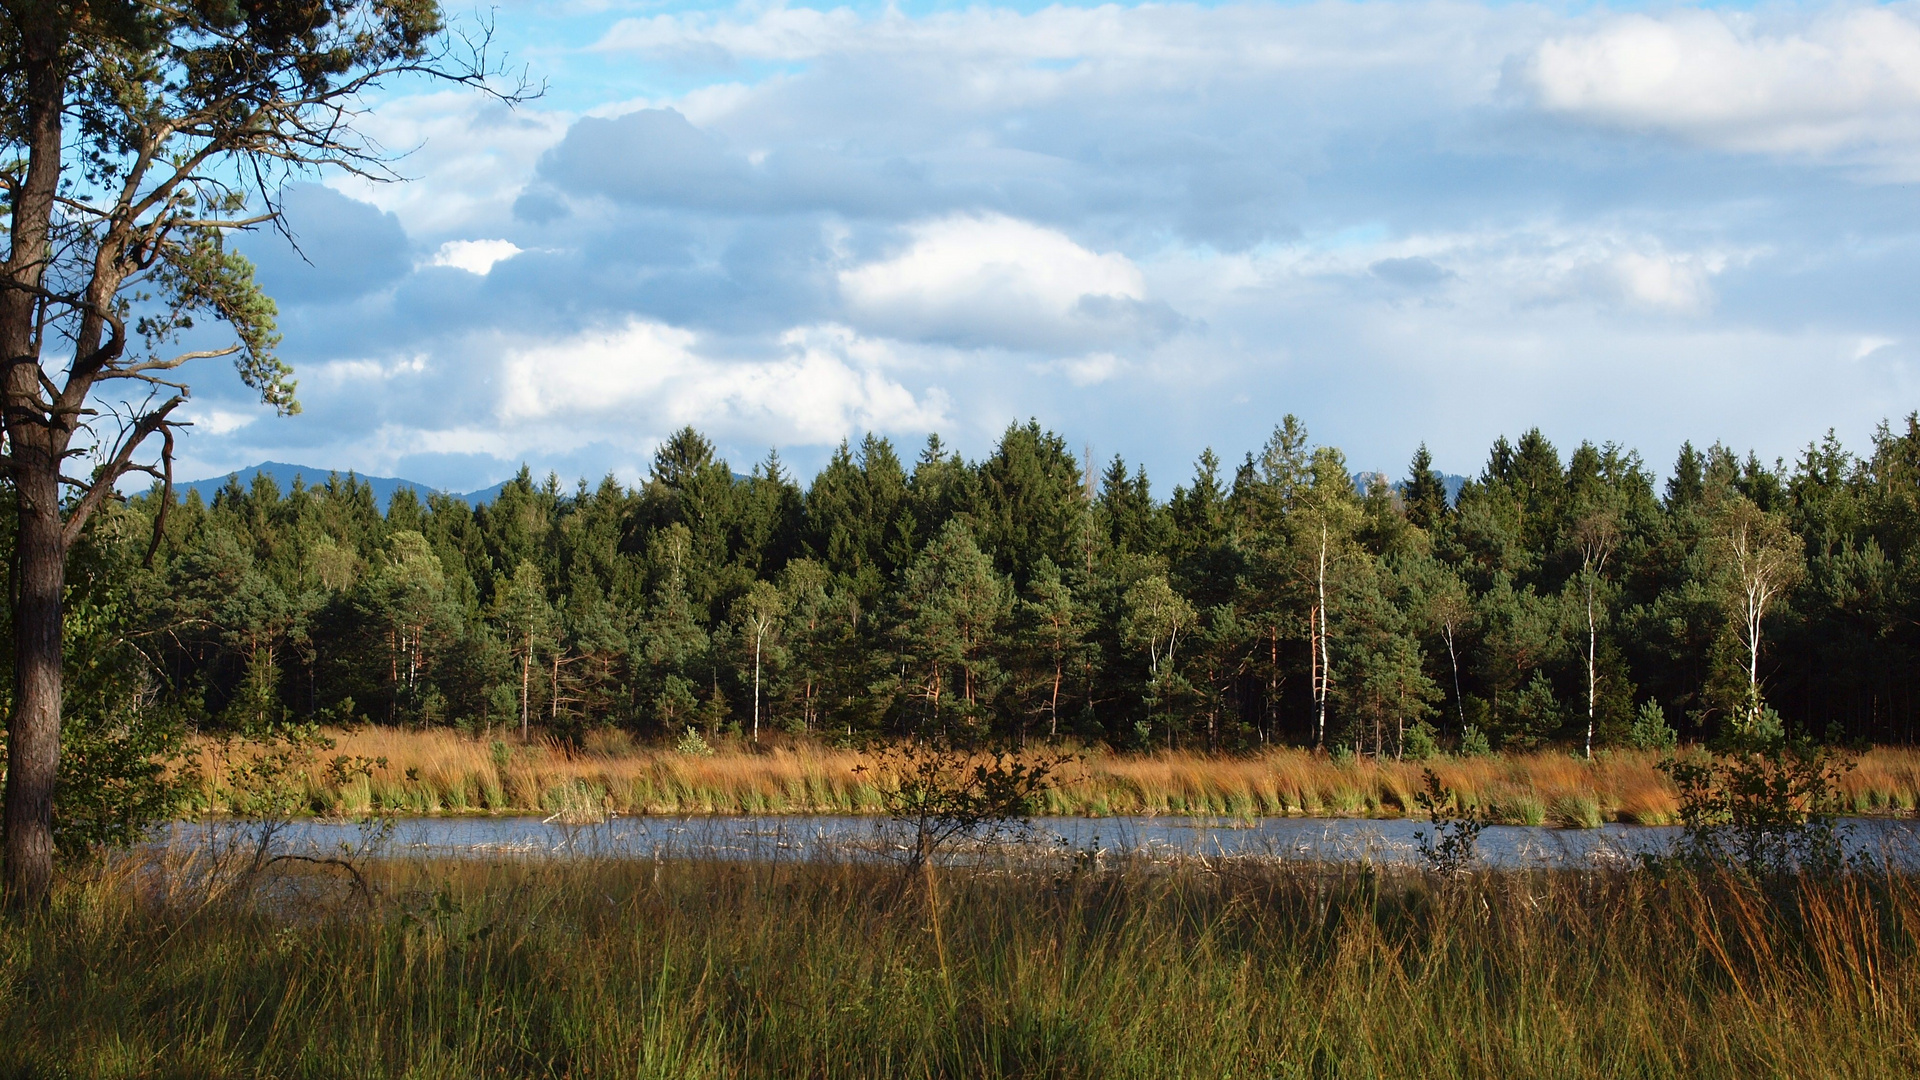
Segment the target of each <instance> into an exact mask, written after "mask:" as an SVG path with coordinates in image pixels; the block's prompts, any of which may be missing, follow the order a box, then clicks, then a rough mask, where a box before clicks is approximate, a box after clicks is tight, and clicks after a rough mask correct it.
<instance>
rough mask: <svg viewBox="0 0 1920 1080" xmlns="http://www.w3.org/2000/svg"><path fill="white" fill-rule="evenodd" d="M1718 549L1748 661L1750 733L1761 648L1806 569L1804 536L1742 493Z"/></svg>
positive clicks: (1733, 498)
mask: <svg viewBox="0 0 1920 1080" xmlns="http://www.w3.org/2000/svg"><path fill="white" fill-rule="evenodd" d="M1719 518H1720V520H1719V522H1718V526H1719V527H1718V529H1717V530H1716V533H1717V535H1716V537H1715V540H1716V548H1717V550H1718V554H1719V556H1720V564H1721V572H1722V574H1723V575H1724V580H1725V591H1724V593H1723V595H1724V597H1725V600H1724V602H1725V604H1726V606H1727V611H1728V614H1729V615H1731V616H1732V617H1733V622H1734V631H1735V633H1736V634H1738V635H1739V638H1740V645H1741V647H1742V650H1743V651H1744V652H1745V653H1746V661H1747V672H1746V674H1747V703H1746V715H1745V716H1744V717H1742V718H1741V721H1740V723H1741V725H1742V726H1743V727H1745V728H1746V729H1747V730H1748V731H1757V730H1758V729H1759V727H1760V716H1761V710H1762V709H1763V708H1764V706H1763V704H1762V700H1761V695H1760V651H1761V648H1762V646H1763V645H1764V644H1765V641H1766V618H1767V613H1768V612H1769V611H1771V610H1773V609H1774V607H1775V606H1776V605H1777V604H1778V603H1779V601H1780V598H1781V596H1782V595H1783V594H1785V592H1786V591H1787V590H1788V589H1790V588H1792V587H1793V586H1794V585H1795V584H1797V583H1798V582H1799V581H1800V579H1801V577H1802V576H1803V575H1804V574H1805V572H1806V558H1805V552H1804V550H1803V548H1802V545H1801V543H1800V538H1799V537H1797V536H1795V535H1794V534H1793V531H1792V530H1791V529H1789V528H1787V524H1786V522H1785V521H1784V520H1782V519H1781V517H1780V516H1779V515H1777V514H1769V513H1767V512H1766V511H1764V510H1762V509H1760V508H1759V507H1758V506H1755V505H1754V504H1753V503H1752V502H1751V501H1750V500H1748V499H1746V498H1743V497H1741V496H1739V495H1730V496H1728V497H1727V499H1726V501H1725V503H1724V504H1723V505H1722V507H1721V511H1720V515H1719Z"/></svg>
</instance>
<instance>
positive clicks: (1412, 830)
mask: <svg viewBox="0 0 1920 1080" xmlns="http://www.w3.org/2000/svg"><path fill="white" fill-rule="evenodd" d="M263 828H264V827H263V826H261V825H258V824H255V823H247V822H225V823H212V824H206V823H183V824H178V825H175V826H173V827H172V828H171V830H170V832H169V833H168V835H167V836H166V837H164V838H162V840H161V842H162V843H172V844H180V845H190V844H195V843H199V842H204V841H206V840H208V839H220V840H222V841H224V842H241V843H248V844H251V843H254V842H257V840H258V839H259V837H260V835H261V830H262V829H263ZM1843 828H1844V834H1845V836H1846V838H1847V843H1848V846H1849V847H1851V848H1853V849H1854V850H1861V851H1870V852H1874V853H1878V854H1884V855H1885V856H1886V857H1887V859H1888V860H1889V861H1890V862H1891V863H1892V864H1893V865H1895V866H1901V867H1905V868H1920V821H1915V820H1913V819H1908V818H1899V819H1894V818H1850V819H1847V820H1846V822H1845V823H1844V826H1843ZM1422 831H1425V832H1427V833H1428V834H1429V835H1431V834H1432V832H1433V828H1432V826H1431V825H1428V824H1427V823H1426V822H1423V821H1418V820H1406V819H1351V818H1253V819H1247V820H1238V819H1221V818H1190V817H1167V816H1158V817H1108V818H1079V817H1072V818H1036V819H1034V820H1033V821H1032V822H1031V825H1030V827H1029V829H1028V830H1027V831H1026V832H1025V833H1023V834H1021V835H1019V836H1017V837H1014V838H1012V839H1013V840H1014V844H1013V845H1012V847H1011V850H1013V851H1015V852H1024V853H1030V854H1059V855H1072V854H1080V855H1148V856H1166V857H1171V856H1247V855H1257V856H1268V857H1276V858H1287V859H1298V860H1306V861H1372V862H1377V863H1386V864H1411V863H1417V862H1418V861H1419V847H1418V839H1417V837H1416V834H1417V833H1419V832H1422ZM1679 834H1680V830H1679V829H1678V828H1674V827H1668V826H1645V825H1620V824H1612V825H1604V826H1602V827H1600V828H1597V829H1558V828H1548V827H1545V826H1524V825H1492V826H1488V827H1487V829H1486V831H1485V832H1483V833H1482V834H1481V836H1480V843H1479V849H1478V850H1479V855H1480V859H1481V861H1482V862H1483V863H1485V864H1486V865H1489V866H1495V867H1579V866H1594V867H1600V866H1619V865H1624V864H1627V863H1630V862H1632V861H1634V860H1635V859H1637V857H1638V856H1639V855H1640V854H1642V853H1648V852H1657V851H1660V850H1663V849H1665V848H1666V847H1668V846H1669V845H1671V844H1672V843H1673V842H1674V840H1675V839H1676V838H1677V837H1678V836H1679ZM910 835H911V834H910V832H909V831H908V830H907V829H906V828H905V827H903V826H901V825H899V824H896V823H894V822H891V821H888V820H887V819H884V818H873V817H854V816H829V815H818V816H807V815H791V816H788V815H765V816H714V817H685V818H665V817H619V816H615V817H612V818H609V819H607V820H604V821H598V822H592V823H588V824H571V823H567V822H564V821H560V820H557V819H555V818H544V819H543V818H537V817H435V818H400V819H394V820H392V821H390V822H389V823H387V824H386V825H384V826H367V825H361V824H356V823H351V822H339V821H327V820H301V821H294V822H291V823H287V824H284V825H280V826H276V827H274V831H273V832H272V835H271V836H270V837H269V842H270V843H271V844H272V845H273V847H274V849H275V850H278V851H286V852H296V853H310V854H333V853H338V852H341V851H342V850H347V851H353V852H356V853H362V854H367V855H390V856H407V855H416V856H427V857H440V858H447V857H454V858H498V857H504V856H536V857H594V858H625V859H657V858H704V859H726V860H776V861H785V860H796V859H801V860H803V859H833V858H851V859H878V858H897V857H900V856H901V855H902V854H903V853H904V852H905V850H906V849H907V847H908V846H909V842H910Z"/></svg>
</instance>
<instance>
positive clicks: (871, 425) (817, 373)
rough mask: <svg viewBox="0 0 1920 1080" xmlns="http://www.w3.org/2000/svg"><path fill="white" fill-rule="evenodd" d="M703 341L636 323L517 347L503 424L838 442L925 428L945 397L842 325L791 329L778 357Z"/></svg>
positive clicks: (564, 431)
mask: <svg viewBox="0 0 1920 1080" xmlns="http://www.w3.org/2000/svg"><path fill="white" fill-rule="evenodd" d="M709 348H710V345H709V343H707V342H704V341H703V340H702V338H701V337H700V335H697V334H694V333H692V332H690V331H687V330H683V329H680V328H677V327H673V326H668V325H665V324H662V323H658V322H653V321H649V320H644V319H637V318H636V319H632V320H629V321H627V322H625V323H624V324H622V325H619V326H616V327H612V328H609V329H605V330H600V331H594V332H589V333H585V334H581V335H579V336H577V337H575V338H572V339H570V340H567V341H563V342H557V343H551V344H544V345H534V346H523V347H517V348H512V349H510V350H508V352H507V354H506V356H505V359H504V361H503V364H502V369H503V370H502V377H501V384H502V392H501V395H500V398H499V405H498V415H499V417H500V420H501V422H502V423H503V424H505V425H518V426H523V427H524V426H529V425H532V426H548V427H550V426H552V425H555V424H558V425H560V427H561V433H559V434H558V437H559V438H562V439H566V438H568V437H573V438H578V439H584V438H587V437H589V436H592V435H596V434H598V435H605V434H606V433H607V431H606V427H607V425H608V422H609V421H610V420H612V421H615V422H617V424H618V425H619V426H623V427H628V428H631V427H632V425H633V424H634V422H635V421H636V420H642V421H643V422H644V423H645V424H646V425H647V427H646V429H647V430H653V431H664V430H671V429H673V428H676V427H679V426H680V425H683V424H694V425H696V426H705V427H708V428H712V429H720V430H725V431H729V432H733V431H739V430H741V429H742V428H752V429H754V430H755V431H756V433H758V434H761V435H763V437H764V438H765V439H767V440H772V441H774V442H779V441H787V442H797V443H804V444H823V443H832V442H835V441H838V440H839V439H841V438H844V437H846V436H847V435H849V434H853V433H857V432H859V431H862V430H878V431H898V430H907V431H925V430H931V429H933V428H934V427H937V426H939V425H940V424H941V423H942V422H943V421H944V419H945V417H944V414H943V411H942V406H941V402H940V399H938V398H936V397H934V396H931V395H923V397H922V399H916V398H915V396H914V394H913V393H912V392H911V391H909V390H908V389H906V388H905V387H904V386H902V385H901V384H900V383H899V382H898V381H896V380H895V379H894V378H892V377H891V376H889V375H888V374H887V373H886V372H885V371H884V370H882V368H883V366H884V365H885V364H886V362H887V360H888V359H889V354H888V351H887V350H886V348H885V347H884V346H883V345H881V344H880V343H877V342H873V341H871V340H868V339H865V338H862V337H861V336H860V335H858V334H856V333H854V332H853V331H851V330H848V329H846V328H844V327H836V326H817V327H807V328H799V329H795V330H791V331H789V332H788V333H786V334H785V335H783V337H782V338H781V341H780V351H779V352H778V353H777V354H776V355H774V356H771V357H762V358H747V359H737V358H726V357H724V356H716V355H713V354H712V353H711V352H710V351H709Z"/></svg>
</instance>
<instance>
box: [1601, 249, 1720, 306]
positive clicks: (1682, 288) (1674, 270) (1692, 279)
mask: <svg viewBox="0 0 1920 1080" xmlns="http://www.w3.org/2000/svg"><path fill="white" fill-rule="evenodd" d="M1606 270H1607V272H1608V273H1609V274H1610V275H1611V277H1612V279H1613V281H1614V283H1615V284H1616V285H1617V286H1618V287H1619V289H1620V294H1621V296H1622V297H1623V298H1625V299H1626V300H1628V301H1629V302H1631V303H1635V304H1639V305H1641V306H1644V307H1648V308H1652V309H1654V310H1658V311H1672V312H1676V313H1681V314H1691V313H1694V312H1698V311H1701V310H1703V309H1705V308H1706V307H1707V306H1708V305H1709V304H1711V303H1712V302H1713V289H1712V285H1711V284H1710V281H1711V278H1712V276H1713V272H1714V268H1713V267H1712V266H1711V265H1710V264H1709V263H1708V262H1707V261H1706V260H1702V259H1698V258H1693V257H1688V256H1681V257H1674V256H1670V255H1666V254H1659V253H1656V254H1642V253H1639V252H1632V251H1627V252H1621V253H1620V254H1618V255H1615V256H1614V257H1613V258H1611V259H1609V260H1608V261H1607V263H1606Z"/></svg>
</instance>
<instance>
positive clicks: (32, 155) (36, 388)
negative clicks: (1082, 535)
mask: <svg viewBox="0 0 1920 1080" xmlns="http://www.w3.org/2000/svg"><path fill="white" fill-rule="evenodd" d="M41 29H42V30H45V29H46V28H45V27H42V28H41ZM22 51H23V53H24V54H25V64H24V66H25V68H26V80H25V81H26V91H27V93H26V97H27V102H26V105H27V109H26V111H27V141H28V166H27V176H26V180H25V182H24V183H23V184H22V185H21V186H20V188H19V189H17V190H16V191H15V193H14V199H13V205H12V207H11V208H10V209H11V211H12V214H11V222H10V225H11V229H10V232H11V236H10V237H9V239H10V240H11V241H12V249H11V251H10V252H9V253H8V258H7V265H6V281H7V283H9V284H11V285H13V286H14V287H13V288H6V289H0V355H4V358H5V360H6V361H7V364H8V367H7V370H6V373H5V376H4V379H5V387H6V402H5V405H6V408H5V413H4V417H0V422H4V424H5V429H6V435H7V448H6V449H7V453H8V456H9V457H11V458H12V462H13V468H12V470H11V471H12V473H13V481H14V492H15V495H16V496H17V498H18V500H19V506H18V511H17V513H18V517H17V522H18V530H19V531H18V534H17V536H16V538H15V545H16V546H15V552H14V558H15V560H16V562H15V567H14V570H15V588H16V589H17V590H18V591H17V594H16V595H15V597H14V609H13V620H14V625H13V630H14V703H13V713H12V715H11V716H9V717H8V718H7V789H6V806H5V809H4V812H3V813H4V817H3V819H0V820H3V822H4V832H5V837H4V844H3V845H0V846H3V847H4V859H3V861H0V892H4V894H5V898H6V901H7V902H8V904H9V905H12V906H17V907H37V906H40V905H43V904H45V903H46V901H47V898H48V896H49V894H50V893H51V891H52V888H53V789H54V781H55V779H56V777H57V776H58V774H59V769H60V681H61V659H62V657H61V622H62V612H61V596H60V593H61V588H62V586H63V585H65V583H66V564H67V552H66V538H65V529H64V522H63V521H62V520H61V513H60V461H61V456H62V454H63V452H64V451H65V449H66V443H67V433H68V427H67V425H68V424H70V423H71V418H70V417H56V418H53V420H52V422H51V423H49V422H47V420H45V419H43V417H44V412H43V410H42V408H41V407H39V402H40V399H41V387H40V383H39V378H40V373H41V369H40V364H39V359H40V344H41V343H40V340H39V335H38V333H37V327H36V319H35V314H36V312H37V311H38V310H39V302H38V299H37V295H36V292H35V290H37V289H38V288H39V287H40V285H41V283H42V282H43V281H44V279H45V276H46V268H47V261H48V258H49V252H50V248H49V245H48V236H49V228H50V226H51V223H52V219H53V202H54V195H55V192H56V190H57V187H58V184H59V177H60V165H61V153H62V131H61V106H62V104H63V101H64V96H65V94H64V84H65V79H64V73H63V72H62V70H61V64H60V60H59V56H58V43H57V42H52V41H47V40H42V41H37V42H36V41H31V40H29V41H28V42H26V43H25V47H24V48H23V50H22Z"/></svg>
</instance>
